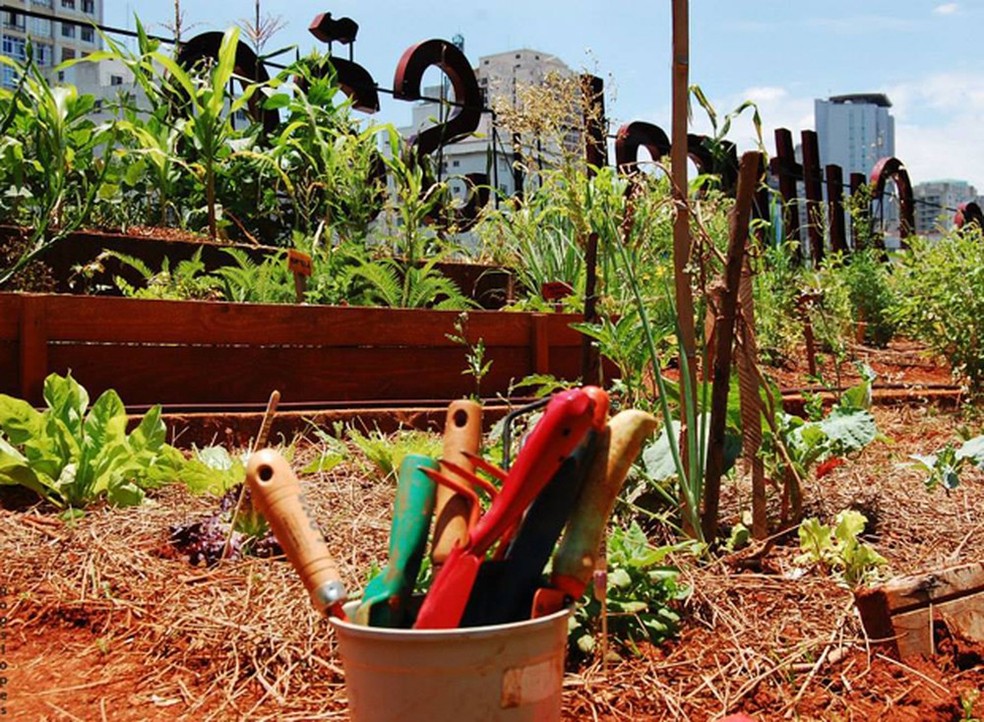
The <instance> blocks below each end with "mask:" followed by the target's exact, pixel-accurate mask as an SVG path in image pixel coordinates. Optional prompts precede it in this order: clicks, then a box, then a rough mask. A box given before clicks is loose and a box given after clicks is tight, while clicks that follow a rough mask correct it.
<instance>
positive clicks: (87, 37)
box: [79, 28, 96, 43]
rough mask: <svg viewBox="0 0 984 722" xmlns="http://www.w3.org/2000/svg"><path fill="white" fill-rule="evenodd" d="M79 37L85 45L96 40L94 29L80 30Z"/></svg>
mask: <svg viewBox="0 0 984 722" xmlns="http://www.w3.org/2000/svg"><path fill="white" fill-rule="evenodd" d="M79 37H81V38H82V42H83V43H91V42H92V41H93V40H95V39H96V33H95V31H94V30H93V29H92V28H79Z"/></svg>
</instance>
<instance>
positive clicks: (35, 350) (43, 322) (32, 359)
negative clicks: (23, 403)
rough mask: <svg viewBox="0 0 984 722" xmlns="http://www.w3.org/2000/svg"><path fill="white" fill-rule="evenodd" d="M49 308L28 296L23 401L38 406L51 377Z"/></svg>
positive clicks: (22, 340)
mask: <svg viewBox="0 0 984 722" xmlns="http://www.w3.org/2000/svg"><path fill="white" fill-rule="evenodd" d="M46 311H47V308H46V306H45V303H44V300H43V298H41V297H38V296H24V298H23V302H22V304H21V312H20V334H19V335H20V353H19V358H18V361H19V366H18V368H19V371H20V398H22V399H26V400H27V401H29V402H30V403H32V404H35V405H38V404H40V403H41V401H42V399H43V391H44V379H45V377H46V376H47V375H48V335H47V333H48V332H47V314H46Z"/></svg>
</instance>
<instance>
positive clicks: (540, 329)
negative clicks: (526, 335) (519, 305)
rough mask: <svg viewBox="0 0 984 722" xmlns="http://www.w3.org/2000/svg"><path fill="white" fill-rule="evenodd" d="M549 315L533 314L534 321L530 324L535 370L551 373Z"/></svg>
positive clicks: (536, 371)
mask: <svg viewBox="0 0 984 722" xmlns="http://www.w3.org/2000/svg"><path fill="white" fill-rule="evenodd" d="M547 320H548V317H547V315H546V314H543V313H536V314H533V322H532V324H531V325H530V328H531V331H532V335H531V337H530V349H531V350H532V352H533V353H532V356H533V372H534V373H538V374H545V373H549V371H550V337H549V333H550V331H549V328H548V326H547Z"/></svg>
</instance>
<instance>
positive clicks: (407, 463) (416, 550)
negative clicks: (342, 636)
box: [355, 454, 438, 627]
mask: <svg viewBox="0 0 984 722" xmlns="http://www.w3.org/2000/svg"><path fill="white" fill-rule="evenodd" d="M437 468H438V465H437V461H435V460H434V459H431V458H430V457H427V456H423V455H421V454H407V456H405V457H404V459H403V463H402V464H400V472H399V477H398V481H397V486H396V500H395V502H394V504H393V524H392V526H391V527H390V540H389V561H388V562H387V563H386V566H385V567H384V568H383V570H382V571H381V572H379V574H377V575H376V576H375V577H373V578H372V580H371V581H370V582H369V584H368V585H367V586H366V591H365V593H364V594H363V595H362V603H361V604H359V608H358V609H357V610H356V612H355V621H356V623H358V624H369V625H371V626H373V627H409V626H410V623H411V621H412V620H411V619H410V617H409V616H408V612H407V602H408V601H409V599H410V594H411V592H412V591H413V585H414V583H415V582H416V581H417V574H418V572H419V571H420V564H421V560H422V558H423V555H424V549H425V547H426V545H427V532H428V531H429V529H430V522H431V515H432V514H433V513H434V496H435V485H434V482H433V481H431V479H430V478H429V477H428V476H427V475H426V474H425V473H424V471H423V470H424V469H437Z"/></svg>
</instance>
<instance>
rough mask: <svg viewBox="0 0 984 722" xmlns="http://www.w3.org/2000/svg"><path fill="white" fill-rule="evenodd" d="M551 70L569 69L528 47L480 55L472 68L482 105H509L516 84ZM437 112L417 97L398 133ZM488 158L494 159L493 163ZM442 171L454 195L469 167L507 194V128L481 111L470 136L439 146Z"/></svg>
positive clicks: (430, 92)
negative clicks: (410, 116) (407, 124)
mask: <svg viewBox="0 0 984 722" xmlns="http://www.w3.org/2000/svg"><path fill="white" fill-rule="evenodd" d="M551 73H559V74H561V75H570V74H572V71H571V69H570V68H569V67H567V65H565V64H564V63H563V62H562V61H561V60H560V59H559V58H557V57H556V56H554V55H550V54H549V53H544V52H541V51H539V50H530V49H522V50H510V51H509V52H505V53H497V54H495V55H486V56H484V57H481V58H479V59H478V67H477V68H475V76H476V78H477V79H478V84H479V87H480V88H481V89H482V95H483V100H484V102H485V105H486V106H487V107H492V106H493V105H494V104H495V103H496V102H497V101H498V102H501V101H502V100H503V99H505V101H506V102H507V103H508V104H509V105H515V103H516V101H517V91H518V90H520V89H521V88H523V87H525V86H535V85H539V84H542V83H543V82H544V80H545V79H546V78H547V76H548V75H549V74H551ZM442 94H443V95H442ZM424 95H425V96H426V97H429V98H440V97H448V98H449V99H450V95H451V91H450V90H449V89H448V88H447V87H444V88H442V87H441V86H435V87H430V88H425V89H424ZM441 112H442V111H441V104H440V103H438V102H434V101H430V100H423V101H420V102H418V103H416V104H415V105H414V107H413V120H412V127H410V128H404V129H401V132H402V133H403V135H404V136H410V135H413V134H415V133H419V132H420V131H421V130H423V129H425V128H427V127H429V126H431V125H433V124H434V123H435V122H439V121H440V120H441ZM444 112H445V114H446V113H447V111H444ZM493 150H494V152H493ZM492 159H495V162H494V164H493V163H492ZM442 173H443V174H444V177H445V178H449V179H450V180H449V185H450V186H451V190H452V192H453V193H454V194H455V195H456V196H457V197H459V198H463V197H464V195H465V183H464V181H463V180H460V178H461V177H464V176H466V175H468V174H470V173H486V174H488V176H489V183H490V184H495V185H496V186H497V187H498V189H499V191H500V192H501V193H503V194H505V195H507V196H510V195H513V193H514V192H515V190H516V188H515V182H514V177H513V152H512V139H511V137H510V136H509V134H508V132H504V131H503V130H502V129H501V128H496V127H495V126H494V123H493V119H492V114H491V113H483V114H482V120H481V123H480V124H479V126H478V129H477V130H476V131H475V133H474V134H473V135H472V136H469V137H467V138H465V139H464V140H461V141H458V142H456V143H450V144H448V145H446V146H444V147H443V149H442Z"/></svg>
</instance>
